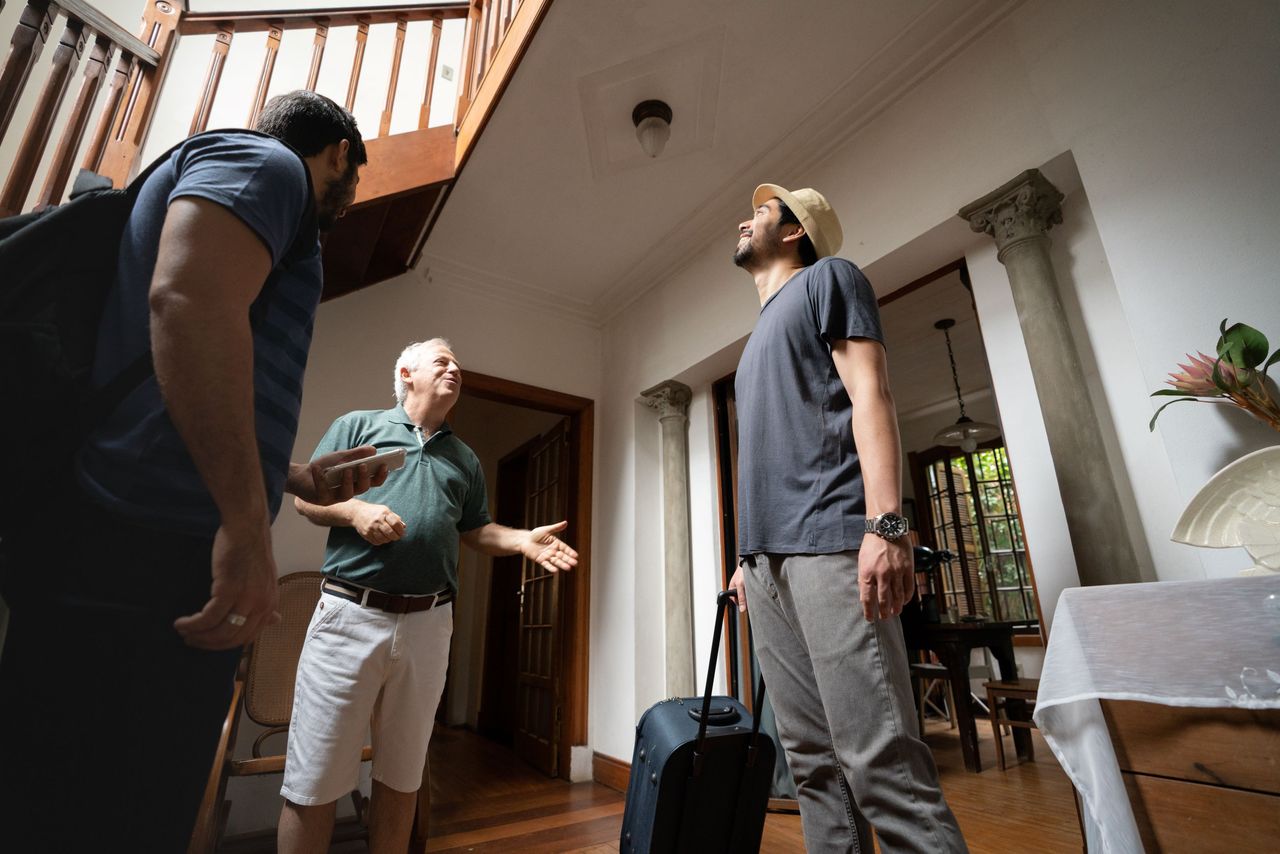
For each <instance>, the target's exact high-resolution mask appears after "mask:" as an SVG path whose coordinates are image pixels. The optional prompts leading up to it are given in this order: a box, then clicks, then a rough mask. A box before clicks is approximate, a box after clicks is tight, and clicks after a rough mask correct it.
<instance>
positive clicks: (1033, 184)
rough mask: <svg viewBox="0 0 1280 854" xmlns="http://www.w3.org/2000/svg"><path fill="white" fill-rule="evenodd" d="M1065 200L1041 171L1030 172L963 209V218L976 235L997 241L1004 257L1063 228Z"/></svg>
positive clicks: (961, 210)
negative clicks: (1008, 251) (1023, 245)
mask: <svg viewBox="0 0 1280 854" xmlns="http://www.w3.org/2000/svg"><path fill="white" fill-rule="evenodd" d="M1063 198H1065V197H1064V196H1063V195H1062V193H1060V192H1058V188H1057V187H1055V186H1053V184H1051V183H1049V179H1048V178H1046V177H1044V175H1042V174H1041V173H1040V170H1039V169H1028V170H1027V171H1026V172H1023V173H1022V174H1021V175H1019V176H1018V177H1016V178H1014V179H1013V180H1012V181H1010V182H1008V183H1007V184H1005V185H1004V186H1002V187H999V188H998V189H995V190H992V191H991V192H990V193H987V195H985V196H983V197H982V198H980V199H978V200H977V201H976V202H970V203H969V204H967V205H965V206H964V207H962V208H961V209H960V218H961V219H963V220H966V221H967V222H968V223H969V227H970V228H972V229H973V230H974V231H980V232H985V233H986V234H989V235H991V236H992V237H994V238H995V241H996V248H997V249H998V250H999V251H1000V254H1001V255H1003V254H1004V251H1005V250H1006V249H1008V248H1009V247H1011V246H1014V245H1015V244H1018V243H1021V242H1022V241H1024V240H1030V239H1033V238H1038V237H1044V236H1045V233H1046V232H1048V231H1049V229H1050V228H1052V227H1053V226H1055V225H1059V224H1061V222H1062V200H1063ZM1001 260H1003V258H1002V259H1001Z"/></svg>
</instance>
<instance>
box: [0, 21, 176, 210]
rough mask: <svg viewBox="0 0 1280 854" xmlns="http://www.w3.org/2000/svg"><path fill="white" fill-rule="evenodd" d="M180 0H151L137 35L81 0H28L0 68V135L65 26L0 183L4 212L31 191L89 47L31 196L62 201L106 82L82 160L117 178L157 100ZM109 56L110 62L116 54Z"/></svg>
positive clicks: (126, 169) (124, 169)
mask: <svg viewBox="0 0 1280 854" xmlns="http://www.w3.org/2000/svg"><path fill="white" fill-rule="evenodd" d="M181 2H182V0H172V2H170V0H154V2H151V3H149V4H148V6H147V8H146V10H145V12H144V14H143V37H142V38H135V37H134V36H131V35H129V33H127V32H126V31H125V30H124V29H122V28H121V27H120V26H119V25H117V24H116V23H114V22H113V21H111V20H110V19H109V18H108V17H107V16H106V15H104V14H102V12H100V11H99V10H97V9H95V8H94V7H93V6H90V5H89V4H88V3H85V2H82V0H57V2H56V3H55V2H52V0H27V2H26V6H25V8H23V10H22V13H21V16H20V18H19V21H18V24H17V26H16V27H15V29H14V33H13V37H12V39H11V41H10V47H9V52H8V54H7V56H6V57H5V61H4V67H3V70H0V139H3V138H4V136H5V133H6V132H7V131H8V130H9V125H10V123H11V121H12V119H13V116H14V112H15V110H16V109H17V107H18V102H19V99H20V98H21V97H22V94H23V92H24V90H25V89H26V86H27V83H28V82H29V80H30V78H31V75H32V71H33V70H34V69H35V68H36V65H37V61H38V60H39V58H40V54H41V53H42V52H43V49H44V46H45V44H46V43H47V42H48V41H49V38H50V36H51V35H52V33H53V31H54V29H55V26H56V25H57V23H58V21H59V20H61V21H62V31H61V34H60V37H59V40H58V44H57V46H56V47H55V49H54V51H53V56H52V59H51V62H50V67H49V69H48V73H47V76H46V77H45V79H44V85H43V86H42V88H41V90H40V93H39V96H38V98H37V100H36V103H35V106H34V108H33V110H32V113H31V117H30V119H29V121H28V122H27V125H26V129H25V131H24V133H23V136H22V141H21V143H20V144H19V146H18V149H17V153H16V154H15V156H14V158H13V164H12V166H11V168H10V169H9V173H8V177H7V179H6V180H5V182H4V187H3V190H0V216H8V215H10V214H14V213H18V212H19V211H21V210H22V208H23V207H24V206H25V203H26V201H27V199H28V197H29V196H30V194H31V188H32V185H33V183H34V181H35V178H36V175H37V172H38V171H39V167H40V164H41V162H42V161H43V160H44V159H45V156H46V153H47V149H48V146H49V144H50V141H51V139H52V136H53V131H54V125H55V124H56V119H57V116H58V114H59V111H60V109H61V107H62V103H63V100H64V99H65V97H66V95H67V91H68V90H69V89H70V87H71V79H72V77H73V76H74V74H75V71H76V67H77V66H78V65H79V63H80V60H81V59H82V58H83V56H84V53H85V49H86V48H87V47H88V44H89V39H90V36H92V37H93V47H92V49H90V50H89V58H88V60H87V62H86V63H85V71H84V80H83V82H82V83H81V86H80V92H79V94H78V95H77V97H76V102H75V105H74V106H73V108H72V111H71V115H70V117H69V119H68V120H67V122H66V124H65V126H64V128H63V130H62V133H61V135H60V136H59V138H58V142H57V148H56V150H55V151H54V154H53V159H52V161H51V162H50V163H49V166H48V169H47V170H46V174H45V180H44V184H43V186H42V187H41V190H40V192H39V194H38V196H37V198H36V202H35V203H36V205H37V206H43V205H47V204H54V203H57V202H58V201H61V199H62V195H63V192H64V191H65V189H66V185H67V181H68V180H69V178H70V176H71V170H72V167H73V164H74V160H75V157H76V153H77V151H79V150H80V149H81V147H82V144H83V143H84V141H85V132H86V131H87V129H88V126H89V120H90V118H91V116H92V114H93V111H94V106H95V104H96V102H97V100H98V96H99V94H100V92H101V90H102V88H103V84H104V82H106V81H107V80H108V78H109V79H110V82H109V83H108V84H107V87H106V88H107V99H106V104H105V105H104V108H103V110H102V113H101V117H100V119H99V121H98V125H97V128H96V129H95V131H94V133H93V136H92V137H91V138H90V140H89V143H88V146H87V148H86V149H85V152H84V157H83V160H82V165H83V167H84V168H85V169H89V170H92V171H95V172H99V173H101V174H104V175H107V176H108V177H111V178H112V179H113V180H114V181H115V182H116V183H117V184H122V183H123V182H124V180H125V178H126V177H127V175H128V173H129V169H130V168H131V167H132V164H133V160H134V158H135V157H136V155H137V152H138V149H139V148H140V146H141V144H142V140H143V138H144V137H145V135H146V131H147V128H148V126H149V124H150V121H151V116H152V113H153V112H154V109H155V101H156V97H157V95H158V94H159V85H160V81H161V79H162V77H163V74H164V70H165V59H166V56H167V51H168V49H169V47H170V46H171V44H172V41H173V33H174V28H175V26H176V24H177V22H178V18H179V16H180V14H181V9H180V6H179V3H181ZM113 58H115V66H114V68H113V67H112V65H111V63H112V59H113Z"/></svg>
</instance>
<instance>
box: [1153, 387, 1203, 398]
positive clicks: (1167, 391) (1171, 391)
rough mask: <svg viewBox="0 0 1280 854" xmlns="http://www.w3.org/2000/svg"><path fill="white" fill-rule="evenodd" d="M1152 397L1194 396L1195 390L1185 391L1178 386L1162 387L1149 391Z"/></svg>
mask: <svg viewBox="0 0 1280 854" xmlns="http://www.w3.org/2000/svg"><path fill="white" fill-rule="evenodd" d="M1151 396H1152V397H1195V396H1196V394H1195V392H1192V391H1186V390H1185V389H1180V388H1162V389H1160V390H1159V391H1153V392H1151Z"/></svg>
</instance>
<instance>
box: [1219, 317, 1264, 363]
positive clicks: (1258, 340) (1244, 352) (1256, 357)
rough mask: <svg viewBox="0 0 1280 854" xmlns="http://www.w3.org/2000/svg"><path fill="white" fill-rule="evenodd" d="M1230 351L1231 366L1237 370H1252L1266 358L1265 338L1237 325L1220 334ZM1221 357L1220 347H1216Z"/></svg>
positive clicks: (1256, 332)
mask: <svg viewBox="0 0 1280 854" xmlns="http://www.w3.org/2000/svg"><path fill="white" fill-rule="evenodd" d="M1222 337H1223V340H1224V341H1226V342H1227V345H1228V348H1229V349H1230V351H1231V364H1233V365H1235V366H1236V367H1237V368H1254V367H1257V366H1258V365H1259V364H1261V362H1262V360H1263V359H1265V358H1267V350H1268V349H1269V347H1270V345H1269V344H1268V343H1267V336H1265V335H1263V334H1262V333H1261V332H1259V331H1258V330H1256V329H1254V328H1253V327H1252V326H1249V325H1248V324H1245V323H1237V324H1235V325H1233V326H1232V327H1231V328H1230V329H1228V330H1227V331H1226V332H1224V333H1222ZM1218 351H1219V352H1218V355H1222V345H1221V344H1219V345H1218Z"/></svg>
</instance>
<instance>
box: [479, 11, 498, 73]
mask: <svg viewBox="0 0 1280 854" xmlns="http://www.w3.org/2000/svg"><path fill="white" fill-rule="evenodd" d="M497 19H498V10H497V9H495V8H494V5H493V0H484V25H483V26H482V27H481V28H480V37H481V38H482V39H483V42H482V44H481V46H480V67H479V68H477V69H476V71H478V72H479V73H478V74H476V89H477V90H478V89H479V88H480V83H481V81H483V80H484V75H485V73H486V72H488V70H489V65H490V64H491V63H492V62H493V25H494V24H495V23H496V22H497Z"/></svg>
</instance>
